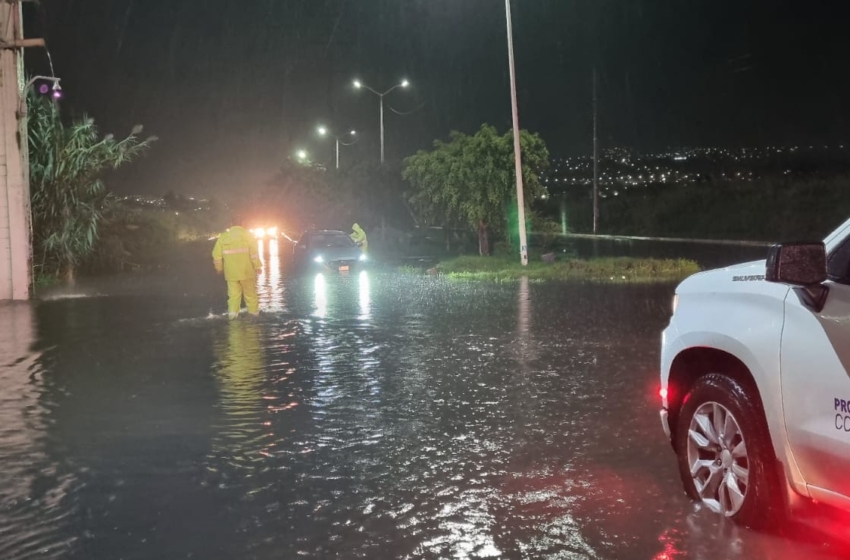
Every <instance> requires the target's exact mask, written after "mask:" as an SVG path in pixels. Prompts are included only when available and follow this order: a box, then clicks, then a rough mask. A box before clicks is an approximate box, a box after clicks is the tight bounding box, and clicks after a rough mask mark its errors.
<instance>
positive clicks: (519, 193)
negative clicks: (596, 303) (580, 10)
mask: <svg viewBox="0 0 850 560" xmlns="http://www.w3.org/2000/svg"><path fill="white" fill-rule="evenodd" d="M505 15H506V17H507V20H508V64H509V65H510V75H511V112H512V114H513V124H514V166H515V168H516V203H517V219H518V221H519V258H520V262H521V263H522V266H528V239H527V238H526V234H525V195H524V193H523V184H522V143H521V142H520V130H519V106H518V103H517V94H516V68H515V64H514V29H513V23H512V22H511V0H505Z"/></svg>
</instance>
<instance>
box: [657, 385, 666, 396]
mask: <svg viewBox="0 0 850 560" xmlns="http://www.w3.org/2000/svg"><path fill="white" fill-rule="evenodd" d="M658 395H659V396H660V397H661V398H662V399H666V398H667V388H666V387H662V388H661V389H659V390H658Z"/></svg>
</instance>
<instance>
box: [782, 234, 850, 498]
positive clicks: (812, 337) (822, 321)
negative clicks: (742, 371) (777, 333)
mask: <svg viewBox="0 0 850 560" xmlns="http://www.w3.org/2000/svg"><path fill="white" fill-rule="evenodd" d="M829 277H830V280H829V281H828V282H827V283H826V285H827V286H828V287H829V296H828V297H827V299H826V304H825V306H824V308H823V310H822V311H820V312H815V311H814V310H813V309H811V308H810V307H808V306H806V305H805V304H804V303H803V302H802V300H801V299H800V298H799V297H798V292H797V290H791V291H790V292H789V293H788V297H787V299H786V301H785V327H784V329H783V333H782V343H781V348H780V364H781V365H780V367H781V376H782V402H783V407H784V412H785V427H786V430H787V433H788V441H789V444H790V446H791V451H792V453H793V454H794V458H795V459H796V461H797V465H798V466H799V468H800V472H801V474H802V475H803V478H804V479H805V481H806V483H807V484H808V485H809V486H810V490H813V491H814V490H815V489H813V488H811V487H812V486H814V487H817V488H820V489H824V490H828V491H830V492H835V493H838V494H841V495H843V496H845V497H846V496H850V241H845V242H844V243H843V244H842V245H839V246H838V247H837V248H836V249H835V250H833V252H832V253H831V254H830V256H829ZM821 497H823V496H821ZM836 498H837V499H838V498H839V497H838V496H836Z"/></svg>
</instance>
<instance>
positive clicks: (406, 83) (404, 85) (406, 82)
mask: <svg viewBox="0 0 850 560" xmlns="http://www.w3.org/2000/svg"><path fill="white" fill-rule="evenodd" d="M409 85H410V82H408V81H407V80H402V81H401V87H403V88H406V87H408V86H409Z"/></svg>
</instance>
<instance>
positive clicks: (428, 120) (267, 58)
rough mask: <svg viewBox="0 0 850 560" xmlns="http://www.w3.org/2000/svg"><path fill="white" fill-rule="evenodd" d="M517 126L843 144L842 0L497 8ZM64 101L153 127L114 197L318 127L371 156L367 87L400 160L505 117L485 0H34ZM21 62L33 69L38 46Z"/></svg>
mask: <svg viewBox="0 0 850 560" xmlns="http://www.w3.org/2000/svg"><path fill="white" fill-rule="evenodd" d="M513 4H514V26H515V41H516V51H517V73H518V86H519V90H520V119H521V124H522V127H523V128H527V129H530V130H533V131H536V132H539V133H541V134H542V135H543V137H544V138H545V139H546V141H547V142H548V144H549V146H550V149H551V151H552V152H553V155H564V156H570V155H580V154H586V153H589V152H590V146H591V113H592V111H591V98H592V96H591V90H592V88H591V83H592V80H591V76H592V68H593V67H594V65H595V66H596V67H597V68H598V71H599V76H600V89H599V92H600V137H601V139H602V145H603V146H626V147H632V148H635V149H638V150H642V151H650V150H660V149H665V148H668V147H677V146H685V145H688V146H729V147H738V146H763V145H794V144H798V143H800V144H808V143H815V144H834V143H838V142H844V141H847V140H848V139H850V134H848V126H850V72H848V62H850V33H847V28H848V24H850V7H848V4H850V3H848V2H846V1H843V0H832V1H830V0H825V1H821V2H801V1H782V0H774V1H741V0H737V1H731V0H686V1H682V0H675V1H674V0H582V1H573V0H514V2H513ZM25 10H26V11H25V17H26V18H27V25H28V27H29V30H28V36H32V37H36V36H43V37H45V38H46V39H47V42H48V46H49V48H50V51H51V53H52V55H53V62H54V65H55V69H56V75H57V76H59V77H61V78H62V84H63V87H64V89H65V92H66V97H65V101H64V102H63V103H64V104H65V109H66V111H67V112H69V113H72V112H73V113H77V114H79V113H82V112H86V113H88V114H90V115H91V116H93V117H95V119H96V120H97V122H98V123H99V125H100V126H101V129H102V130H103V132H115V133H116V134H120V133H122V132H128V131H129V130H130V128H131V127H132V126H133V125H134V124H137V123H141V124H144V125H145V127H146V131H147V132H148V133H150V134H155V135H157V136H159V137H160V141H159V142H158V143H157V145H156V146H155V148H154V150H153V152H152V153H151V155H150V156H149V157H147V158H146V159H145V160H144V161H142V162H141V163H138V164H134V165H133V166H132V169H131V170H129V171H127V172H124V173H122V174H121V175H120V176H119V177H116V178H114V179H113V181H112V182H111V186H112V187H113V188H114V189H115V190H116V191H118V192H120V193H130V192H140V193H151V194H162V193H165V192H166V191H168V190H175V191H178V192H183V193H187V194H195V195H207V194H215V195H221V194H223V193H226V192H227V190H228V189H229V190H231V191H232V190H238V189H240V188H250V187H251V186H252V185H256V184H259V183H262V182H263V181H265V180H266V179H268V177H269V176H270V175H271V174H272V173H273V171H274V170H275V169H276V168H277V167H278V164H279V162H280V161H281V160H282V159H284V158H286V157H289V156H290V154H292V152H293V151H294V150H295V149H296V148H299V147H304V148H306V149H308V150H309V151H310V153H311V154H313V155H314V156H315V157H316V158H317V159H325V158H327V159H329V158H330V156H331V153H332V146H331V144H330V143H329V142H322V141H321V140H320V139H318V138H317V137H316V135H315V132H314V131H315V127H316V125H317V124H319V123H323V124H326V125H328V126H331V127H336V128H338V129H340V130H342V129H346V130H347V129H350V128H356V129H357V130H358V131H360V132H361V133H362V137H363V139H362V141H361V142H360V143H359V144H358V145H357V146H355V147H353V148H347V149H345V150H344V151H343V165H345V163H346V158H347V161H348V162H349V163H350V162H352V161H353V160H354V159H361V158H373V159H377V157H378V147H377V138H378V99H377V98H376V97H374V96H373V95H371V94H367V93H366V92H357V91H355V90H354V89H353V88H352V87H351V81H352V79H353V78H355V77H358V78H360V79H362V80H363V81H364V82H365V83H367V84H369V85H371V86H372V87H374V88H376V89H385V88H388V87H390V86H391V85H393V84H394V83H397V82H398V81H399V80H401V79H402V78H407V79H409V80H410V81H411V82H412V84H413V87H412V88H411V89H410V90H409V91H404V92H398V93H394V94H393V95H392V96H390V97H389V98H388V101H389V103H388V106H389V107H391V108H392V109H394V110H396V111H399V112H410V111H413V112H412V114H408V115H405V116H399V115H397V114H395V113H393V112H392V111H391V110H389V109H388V111H387V155H388V158H390V159H396V160H397V159H400V158H401V157H404V156H406V155H409V154H411V153H413V152H414V151H415V150H416V149H418V148H422V147H427V146H428V145H430V144H431V142H432V141H433V139H434V138H437V137H445V136H446V135H447V133H448V132H449V131H450V130H453V129H456V130H462V131H467V132H470V131H474V130H475V129H476V128H478V126H480V125H481V124H482V123H484V122H487V123H491V124H494V125H496V126H497V127H499V128H500V129H501V130H507V129H508V128H509V127H510V96H509V95H510V94H509V89H508V72H507V70H508V67H507V50H506V31H505V14H504V5H503V2H501V1H500V0H239V1H235V0H41V5H40V6H35V5H32V4H28V5H27V6H26V9H25ZM27 56H28V71H29V72H30V73H36V72H39V73H41V72H46V71H48V66H47V57H46V56H45V54H44V52H43V51H41V50H30V51H29V52H28V55H27Z"/></svg>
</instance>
